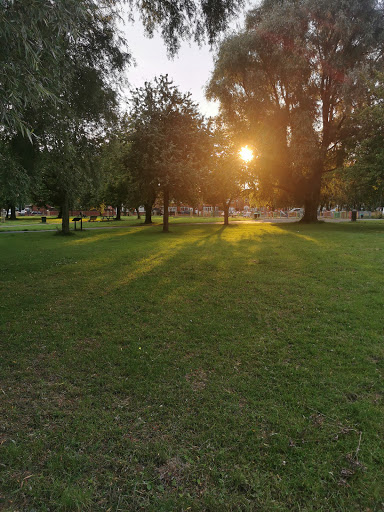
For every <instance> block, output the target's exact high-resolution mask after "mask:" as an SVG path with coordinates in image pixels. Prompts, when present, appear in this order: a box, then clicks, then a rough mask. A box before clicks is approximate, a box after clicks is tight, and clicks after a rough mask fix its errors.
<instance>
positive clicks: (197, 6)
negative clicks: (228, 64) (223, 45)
mask: <svg viewBox="0 0 384 512" xmlns="http://www.w3.org/2000/svg"><path fill="white" fill-rule="evenodd" d="M128 3H129V4H130V5H135V6H136V7H137V8H138V10H139V11H140V15H141V19H142V21H143V24H144V27H145V29H146V31H147V33H148V34H149V35H150V36H152V35H153V33H154V31H155V30H156V29H157V28H160V30H161V35H162V37H163V39H164V41H165V43H166V45H167V46H168V49H169V52H170V53H171V54H174V53H175V52H176V51H177V50H178V48H179V46H180V40H183V39H190V38H191V37H193V38H194V40H195V41H197V42H199V43H200V42H202V41H203V39H204V38H205V36H208V41H209V43H210V44H213V43H214V42H215V40H216V39H217V36H218V35H219V33H220V32H222V31H223V30H225V29H226V28H227V25H228V21H229V19H230V18H231V17H233V16H234V15H235V14H236V13H237V12H238V10H239V9H240V7H242V6H243V5H244V0H183V1H180V0H171V1H169V0H151V2H148V1H146V0H128Z"/></svg>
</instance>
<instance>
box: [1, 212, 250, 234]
mask: <svg viewBox="0 0 384 512" xmlns="http://www.w3.org/2000/svg"><path fill="white" fill-rule="evenodd" d="M70 218H71V222H70V228H71V229H72V230H74V229H75V224H74V223H73V222H72V218H73V217H72V216H71V217H70ZM144 220H145V216H144V215H143V216H142V217H141V219H140V220H138V219H137V217H136V216H131V217H122V218H121V221H117V220H109V221H102V220H97V221H96V222H95V221H92V222H88V219H85V220H83V229H84V230H87V229H91V228H92V229H93V228H108V227H119V228H123V227H130V226H136V225H142V224H143V223H144ZM152 220H153V224H154V225H157V224H162V222H163V218H162V217H160V216H153V217H152ZM249 220H250V219H249V218H245V217H230V222H231V221H236V222H239V221H249ZM212 222H221V223H222V222H223V217H188V216H185V217H182V216H180V217H170V218H169V223H170V224H191V223H192V224H195V223H199V224H200V223H212ZM52 229H57V230H61V219H58V218H56V217H47V222H46V223H44V224H43V223H42V222H41V217H19V218H18V219H17V220H6V221H5V223H4V224H0V233H1V232H6V231H46V230H52ZM77 229H78V230H80V223H79V222H77Z"/></svg>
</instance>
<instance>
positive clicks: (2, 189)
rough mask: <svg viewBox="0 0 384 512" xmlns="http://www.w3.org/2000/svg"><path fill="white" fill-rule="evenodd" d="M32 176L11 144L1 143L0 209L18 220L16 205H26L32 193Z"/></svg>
mask: <svg viewBox="0 0 384 512" xmlns="http://www.w3.org/2000/svg"><path fill="white" fill-rule="evenodd" d="M30 181H31V180H30V176H29V175H28V173H27V171H26V170H25V169H24V167H23V166H22V164H21V162H20V161H19V160H18V159H17V157H16V156H15V154H14V153H13V151H12V148H11V144H10V143H9V142H8V143H7V142H6V141H0V209H1V208H5V209H6V210H7V214H8V210H11V219H12V220H15V219H16V205H20V204H22V203H24V202H25V201H26V200H27V198H28V196H29V193H30Z"/></svg>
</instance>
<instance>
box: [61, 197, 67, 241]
mask: <svg viewBox="0 0 384 512" xmlns="http://www.w3.org/2000/svg"><path fill="white" fill-rule="evenodd" d="M61 214H62V217H61V232H62V233H63V235H69V200H68V196H67V194H65V196H64V200H63V203H62V205H61Z"/></svg>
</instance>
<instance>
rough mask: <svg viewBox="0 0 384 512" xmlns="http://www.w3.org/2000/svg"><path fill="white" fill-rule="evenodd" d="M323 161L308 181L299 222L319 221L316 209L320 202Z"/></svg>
mask: <svg viewBox="0 0 384 512" xmlns="http://www.w3.org/2000/svg"><path fill="white" fill-rule="evenodd" d="M322 170H323V162H322V161H321V162H319V163H318V164H317V166H316V168H315V169H314V171H313V174H312V178H311V180H310V181H309V183H308V188H309V190H308V191H307V193H306V195H305V197H304V215H303V217H302V219H301V220H300V222H303V223H305V224H310V223H314V222H319V221H318V219H317V209H318V207H319V204H320V190H321V173H322Z"/></svg>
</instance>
